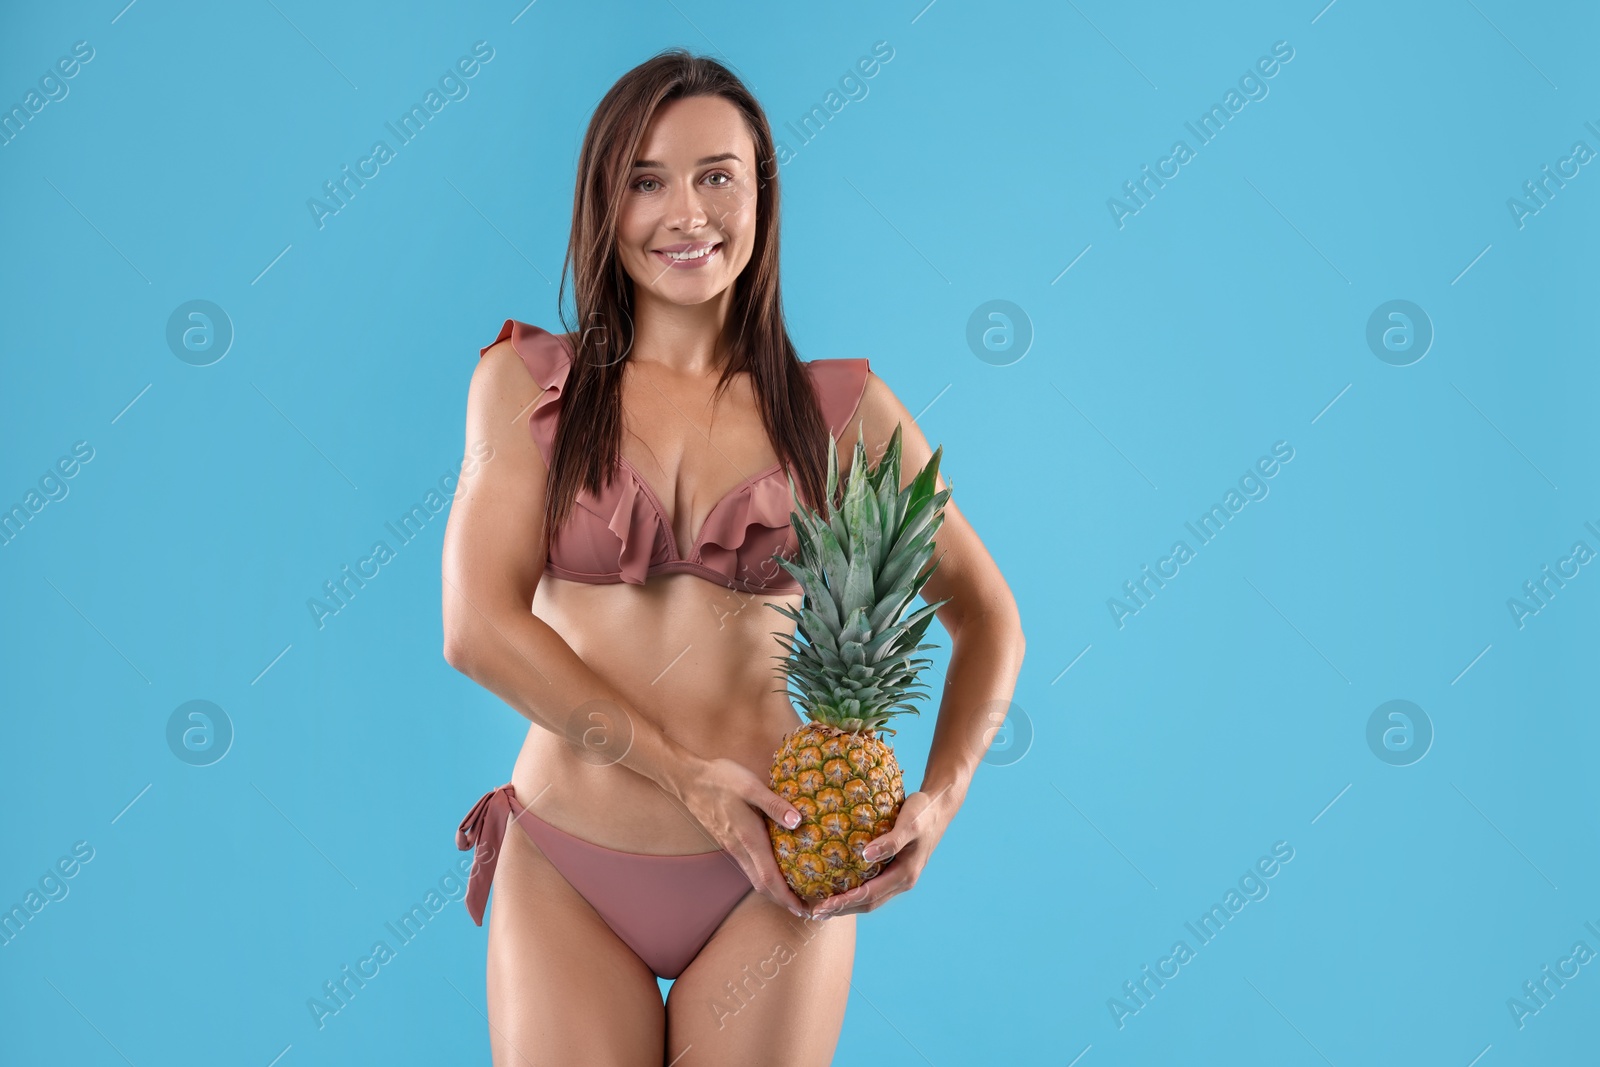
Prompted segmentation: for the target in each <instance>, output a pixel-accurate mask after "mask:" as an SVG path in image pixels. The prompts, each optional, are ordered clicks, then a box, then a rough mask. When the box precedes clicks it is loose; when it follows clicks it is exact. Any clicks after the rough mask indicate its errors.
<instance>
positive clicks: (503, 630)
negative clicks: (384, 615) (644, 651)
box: [443, 340, 697, 799]
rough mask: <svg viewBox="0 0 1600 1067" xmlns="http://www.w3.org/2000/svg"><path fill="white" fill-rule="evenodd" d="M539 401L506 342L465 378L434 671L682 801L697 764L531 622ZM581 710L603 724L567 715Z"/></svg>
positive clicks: (539, 490)
mask: <svg viewBox="0 0 1600 1067" xmlns="http://www.w3.org/2000/svg"><path fill="white" fill-rule="evenodd" d="M540 392H541V391H540V388H539V386H538V384H537V383H536V382H534V380H533V379H532V377H530V376H529V374H528V371H527V368H525V367H524V366H523V364H522V361H521V360H520V359H519V357H518V356H517V353H516V351H515V350H514V349H513V348H512V346H511V342H510V341H509V340H507V341H502V342H500V343H499V344H497V345H495V346H494V347H492V348H491V349H490V350H489V351H488V352H486V353H484V355H483V358H482V359H480V360H479V361H478V366H477V368H476V370H475V371H474V373H473V376H472V384H471V387H470V389H469V391H468V397H467V442H468V447H467V459H466V462H465V463H464V464H463V466H462V471H461V479H460V482H459V484H458V485H457V488H456V494H455V501H454V503H453V504H452V506H451V509H450V518H449V521H448V523H447V525H446V527H445V534H444V550H443V613H444V657H445V660H446V661H447V662H448V663H449V664H450V665H451V666H452V667H454V668H456V669H457V670H459V671H461V672H462V673H463V674H465V675H467V676H468V677H469V678H471V679H472V680H473V681H475V682H477V683H478V684H479V685H481V686H483V687H484V688H485V689H488V690H489V691H491V692H493V693H494V694H495V695H496V696H498V697H500V698H501V699H502V700H504V701H505V702H506V703H507V704H509V705H510V706H511V707H513V708H515V709H516V710H517V711H518V712H520V713H521V714H522V715H523V716H524V717H525V718H527V719H529V720H530V721H532V722H534V723H537V724H538V725H540V726H543V727H544V728H545V729H547V730H550V731H552V732H554V733H556V734H558V735H561V736H563V737H565V738H566V739H567V741H568V742H569V743H570V744H572V745H573V746H574V747H578V748H583V747H587V748H588V749H590V750H591V751H596V752H598V753H601V754H604V755H605V756H606V758H608V759H609V758H611V757H612V756H613V755H615V750H616V749H617V748H625V751H624V752H623V754H622V756H621V758H620V759H619V760H618V761H617V762H618V763H620V765H621V766H623V767H626V768H628V769H629V770H631V771H634V772H635V773H638V774H641V775H643V776H645V777H646V778H648V779H650V780H651V781H653V782H655V783H656V784H657V785H659V786H660V787H661V788H662V789H663V790H664V791H666V792H667V793H669V794H670V795H672V796H674V797H678V798H680V799H681V796H682V791H683V786H684V785H685V784H686V780H687V777H688V776H689V775H690V774H691V772H692V768H693V765H694V764H695V762H697V758H696V757H695V756H694V755H693V754H692V753H690V752H689V751H688V750H687V749H685V748H683V746H681V745H679V744H677V743H676V742H674V741H672V740H671V739H670V738H668V737H667V736H666V735H665V734H663V733H662V732H661V731H660V730H659V729H658V728H656V727H655V726H654V725H652V724H651V723H650V721H649V720H648V719H647V718H645V717H644V716H642V715H637V714H634V712H633V709H632V708H630V707H629V706H628V704H627V701H626V700H624V699H623V696H622V694H621V693H620V692H618V691H617V690H616V689H615V688H613V687H612V686H611V685H609V684H608V683H607V682H606V681H605V680H604V679H602V678H601V677H600V676H599V675H597V674H595V673H594V671H592V670H591V669H590V668H589V667H588V666H587V665H586V664H585V663H584V662H583V660H582V659H580V658H579V656H578V654H577V653H576V652H574V651H573V650H572V647H571V646H570V645H568V644H567V642H566V641H565V640H564V639H563V638H562V637H561V635H560V634H558V633H557V632H556V631H555V630H554V629H553V628H552V627H551V626H550V625H549V624H548V623H546V622H544V621H543V620H542V619H540V618H539V617H538V616H536V615H534V614H533V613H532V610H531V606H532V604H533V594H534V590H535V588H537V586H538V584H539V579H540V578H541V577H542V576H543V574H544V560H545V554H546V552H545V536H544V497H545V485H546V477H547V475H546V470H545V462H544V457H543V456H542V455H541V454H540V452H539V448H538V445H537V444H536V443H535V442H534V440H533V436H532V435H531V434H530V433H529V432H528V422H527V420H528V413H529V412H530V411H531V410H532V409H533V407H534V405H535V402H536V401H539V400H541V399H543V398H542V397H541V395H540ZM591 701H600V702H603V703H599V704H597V705H596V707H599V708H603V709H606V711H608V712H610V714H608V715H601V716H598V717H595V718H590V717H588V716H576V715H574V714H573V712H574V710H575V709H577V708H578V707H579V706H580V705H585V704H588V703H589V702H591ZM613 709H614V710H613ZM597 728H598V729H597ZM607 745H610V746H614V747H612V748H606V747H605V746H607Z"/></svg>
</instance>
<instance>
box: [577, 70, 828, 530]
mask: <svg viewBox="0 0 1600 1067" xmlns="http://www.w3.org/2000/svg"><path fill="white" fill-rule="evenodd" d="M691 96H720V97H722V98H724V99H726V100H728V101H729V102H731V103H732V104H733V105H734V106H735V107H737V108H738V109H739V111H740V112H741V113H742V114H743V116H744V119H745V124H746V126H747V127H748V128H749V131H750V138H751V140H752V141H753V142H754V144H755V152H756V160H755V163H756V168H755V169H756V190H757V191H756V234H755V248H754V249H753V251H752V252H751V255H750V262H749V263H747V264H746V265H745V269H744V270H743V271H742V272H740V274H739V277H738V278H737V279H736V280H735V282H734V294H733V300H732V307H731V308H730V311H729V316H728V322H727V324H726V329H725V330H724V338H725V339H726V342H727V350H728V352H729V358H728V359H727V361H726V362H725V364H724V366H723V370H722V374H721V377H720V378H719V379H718V382H717V387H716V394H715V395H720V394H721V393H722V392H723V391H724V390H725V389H726V388H727V387H728V385H729V384H730V383H731V382H732V379H733V376H734V375H735V374H737V373H739V372H740V371H747V372H749V374H750V377H751V383H752V385H753V387H754V391H755V395H756V399H757V402H758V404H759V406H760V410H761V421H762V422H763V424H765V426H766V431H767V437H768V439H769V440H770V441H771V443H772V446H773V449H774V450H775V451H776V452H777V454H778V459H779V461H780V463H782V465H783V466H784V468H785V469H786V470H788V472H789V473H790V474H791V475H792V476H793V477H794V481H795V487H796V489H797V490H798V491H799V494H800V498H801V500H802V501H804V502H805V503H806V505H807V506H808V507H812V508H820V504H819V503H818V502H819V501H821V500H822V497H823V494H824V492H825V491H826V484H827V483H826V477H827V472H826V469H825V468H826V464H827V460H828V451H827V442H828V434H829V432H830V431H829V427H828V425H827V423H826V421H825V420H824V419H823V416H822V409H821V406H820V405H819V403H818V401H817V397H816V394H815V392H814V390H813V389H812V387H811V380H810V377H809V375H807V374H806V371H805V368H804V367H803V366H802V365H801V364H800V360H799V357H798V356H797V355H796V353H795V347H794V344H793V343H792V342H791V341H790V340H789V333H788V329H787V327H786V326H785V324H784V319H783V301H782V296H781V293H780V291H779V286H778V162H777V157H776V153H775V152H774V149H773V143H772V128H771V126H770V125H769V124H768V123H767V116H766V113H765V112H764V111H762V109H761V105H760V104H759V103H757V102H756V99H755V97H754V96H752V95H751V94H750V91H749V90H748V89H746V88H745V86H744V83H743V82H741V81H740V80H739V79H738V78H737V77H736V76H735V75H734V74H733V73H732V72H731V71H729V70H728V68H727V67H725V66H723V65H722V64H721V63H718V62H717V61H716V60H714V59H710V58H708V57H705V56H695V55H692V54H691V53H690V52H689V51H688V50H687V49H683V48H672V49H667V50H664V51H662V52H659V53H657V54H656V55H654V56H652V57H651V58H650V59H648V60H646V61H645V62H643V63H641V64H639V65H638V66H637V67H634V68H633V69H632V70H630V71H628V72H627V73H626V74H624V75H623V76H622V77H621V78H619V79H618V80H617V83H616V84H615V85H613V86H612V87H611V89H610V91H609V92H607V93H606V95H605V97H604V98H603V99H602V100H601V101H600V103H599V105H598V106H597V107H596V108H595V112H594V116H593V117H592V118H591V119H590V120H589V128H588V131H587V132H586V133H585V134H584V138H583V149H582V151H581V153H580V154H579V157H578V176H577V186H576V189H575V191H574V194H573V200H572V234H571V239H570V240H569V242H568V244H567V254H566V259H565V260H564V261H563V263H562V268H561V271H562V277H561V290H560V291H561V293H562V294H565V292H566V289H567V274H568V271H569V270H570V271H571V275H572V287H573V292H574V303H575V304H576V323H575V324H574V323H573V322H571V321H569V320H568V318H567V315H566V310H567V309H566V305H565V298H564V296H561V297H558V299H559V300H561V305H562V306H561V317H562V319H561V321H562V324H563V326H565V327H566V330H567V332H568V333H569V334H573V335H575V336H573V337H572V339H571V340H572V347H573V362H572V369H571V370H570V371H569V373H568V376H567V381H566V385H565V386H564V388H563V390H562V396H561V405H562V407H561V415H560V417H559V418H558V419H557V427H556V434H555V443H554V446H553V448H552V450H551V456H550V467H549V479H548V482H547V489H546V495H545V536H546V543H547V544H548V542H549V540H550V539H552V538H554V536H555V532H556V531H557V530H559V529H560V528H561V524H562V523H563V522H564V521H565V520H566V517H567V516H568V514H570V512H571V509H572V506H573V502H574V500H575V498H576V497H577V494H578V491H579V489H580V488H587V489H588V490H589V492H590V493H592V494H597V495H598V494H599V493H600V492H601V491H602V487H603V486H604V484H605V483H606V482H608V481H609V480H610V478H611V477H612V475H613V474H614V473H615V472H616V468H617V457H618V455H619V454H620V451H621V437H622V370H623V364H624V363H625V362H626V361H627V358H628V353H629V352H631V351H632V349H633V328H634V324H633V317H632V315H633V311H632V309H633V307H634V302H633V279H632V278H631V277H629V276H628V273H627V271H625V270H624V269H623V267H622V264H621V262H620V260H619V259H618V256H617V223H618V214H619V210H618V204H619V202H620V201H621V199H622V197H623V196H624V195H625V192H626V189H627V184H628V180H629V177H630V176H631V174H632V170H633V161H634V158H635V156H636V155H637V153H638V149H639V144H640V142H641V141H642V140H643V138H644V133H645V129H646V127H647V126H648V125H649V123H650V120H651V118H652V116H653V115H654V114H655V112H656V109H657V108H659V107H660V106H661V105H662V104H663V103H666V102H668V101H671V100H676V99H680V98H683V97H691ZM683 551H688V546H684V548H683Z"/></svg>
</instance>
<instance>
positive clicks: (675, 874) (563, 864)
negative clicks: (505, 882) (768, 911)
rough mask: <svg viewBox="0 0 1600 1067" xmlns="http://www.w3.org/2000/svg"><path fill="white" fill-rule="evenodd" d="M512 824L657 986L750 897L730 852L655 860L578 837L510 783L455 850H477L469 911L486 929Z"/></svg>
mask: <svg viewBox="0 0 1600 1067" xmlns="http://www.w3.org/2000/svg"><path fill="white" fill-rule="evenodd" d="M508 816H510V817H514V818H515V819H516V820H517V822H518V823H519V824H521V826H522V828H523V830H524V831H526V832H527V835H528V836H529V837H530V838H532V839H533V842H534V844H536V845H538V846H539V850H540V851H541V852H543V853H544V855H545V858H546V859H548V860H549V861H550V864H551V866H553V867H555V869H556V870H557V871H559V872H561V875H562V877H564V878H565V879H566V880H567V881H568V882H569V883H570V884H571V885H572V888H574V889H576V890H577V891H578V893H579V894H580V895H581V896H582V897H583V899H585V900H587V901H588V902H589V904H590V906H591V907H593V908H594V910H595V911H596V912H597V913H598V914H599V915H600V918H601V919H603V920H605V924H606V925H607V926H609V927H611V929H612V930H613V931H614V932H615V933H616V935H617V936H618V937H619V938H621V939H622V940H623V941H624V942H625V943H626V944H627V945H628V947H629V948H631V949H633V951H634V952H635V953H636V954H637V955H638V957H639V958H640V959H641V960H643V961H644V963H645V965H646V966H647V967H649V968H650V970H651V971H653V972H654V973H655V974H656V976H657V977H659V978H677V977H678V975H679V974H681V973H683V969H684V968H685V967H687V966H689V962H690V961H691V960H693V959H694V958H695V956H696V955H697V954H698V953H699V952H700V949H701V948H702V947H703V946H704V945H705V943H706V942H707V941H709V940H710V939H711V935H712V934H713V933H715V932H716V929H717V927H719V926H721V925H722V920H723V919H725V918H727V916H728V913H729V912H731V911H732V910H733V908H734V905H736V904H738V903H739V901H741V900H743V899H744V895H745V894H746V893H749V892H751V891H752V890H753V887H752V886H751V884H750V880H749V879H748V878H746V877H745V874H744V871H743V870H741V869H740V867H739V865H738V863H737V862H735V860H734V858H733V857H732V856H731V855H729V854H728V853H727V852H726V851H725V850H723V849H718V850H716V851H714V852H700V853H696V854H694V855H689V856H653V855H647V854H645V853H640V852H618V851H617V850H615V849H610V848H605V847H603V846H601V845H596V844H593V843H592V842H589V841H585V840H583V839H582V838H581V837H574V836H573V835H572V834H569V833H567V832H566V831H565V830H560V829H557V828H556V827H554V826H551V825H550V824H549V823H547V822H545V821H544V820H543V819H541V818H539V817H538V816H536V815H534V814H533V812H531V811H529V810H528V809H527V808H525V807H523V806H522V804H521V802H520V801H518V800H517V796H516V791H515V790H514V789H513V788H512V786H511V784H510V783H509V782H508V783H506V784H505V785H503V786H500V787H499V788H498V789H491V790H490V791H489V792H487V793H485V794H484V795H483V796H482V797H481V798H480V799H479V800H478V802H477V803H476V804H474V805H473V806H472V810H471V811H470V812H468V813H467V817H466V818H465V819H463V820H461V826H460V828H459V829H458V830H457V831H456V848H458V849H460V850H462V851H466V850H467V849H469V848H470V849H473V850H474V852H473V857H472V873H471V875H469V876H468V878H467V899H466V904H467V911H468V913H469V914H471V916H472V921H473V922H475V923H477V924H478V925H479V926H482V925H483V909H484V905H485V904H487V903H488V900H489V886H490V884H491V883H493V881H494V871H495V866H496V864H497V863H498V862H499V859H500V848H501V843H502V841H503V840H504V838H505V834H506V819H507V817H508Z"/></svg>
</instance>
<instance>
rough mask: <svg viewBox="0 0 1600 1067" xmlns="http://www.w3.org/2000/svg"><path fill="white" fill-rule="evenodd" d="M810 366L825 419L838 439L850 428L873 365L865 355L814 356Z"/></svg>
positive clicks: (812, 379)
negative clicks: (859, 356)
mask: <svg viewBox="0 0 1600 1067" xmlns="http://www.w3.org/2000/svg"><path fill="white" fill-rule="evenodd" d="M806 368H807V369H808V370H809V371H810V372H811V383H812V386H813V387H814V388H815V389H816V391H817V401H818V403H820V404H821V405H822V418H823V420H824V421H825V422H827V424H828V429H829V430H830V431H831V432H832V434H833V436H834V439H835V440H837V439H838V438H839V437H841V436H842V435H843V434H844V432H845V430H846V429H847V428H848V423H849V420H850V417H851V416H852V415H853V414H855V410H856V408H857V406H859V405H860V403H861V396H862V394H863V393H864V392H866V388H867V372H868V371H869V370H870V369H871V366H870V364H869V363H868V361H867V360H866V359H864V358H863V359H814V360H812V361H810V362H809V363H807V364H806Z"/></svg>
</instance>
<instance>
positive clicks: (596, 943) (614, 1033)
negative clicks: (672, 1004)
mask: <svg viewBox="0 0 1600 1067" xmlns="http://www.w3.org/2000/svg"><path fill="white" fill-rule="evenodd" d="M500 849H501V851H500V860H499V865H498V867H497V868H496V869H495V875H494V900H493V904H492V906H491V907H490V909H489V935H488V941H489V948H488V956H489V960H488V1002H489V1046H490V1048H491V1049H492V1050H493V1055H494V1063H495V1067H546V1065H554V1064H560V1065H563V1067H565V1065H569V1064H577V1063H585V1064H587V1063H594V1064H608V1065H609V1064H615V1065H617V1067H633V1065H639V1067H643V1065H649V1067H660V1065H661V1063H662V1057H661V1050H662V1047H663V1041H664V1039H665V1030H666V1013H665V1008H664V1007H663V1005H662V1003H661V987H660V986H658V985H657V984H656V977H655V975H654V974H652V973H651V972H650V969H649V968H648V967H646V966H645V965H644V963H643V962H642V961H641V960H640V959H639V957H638V956H637V955H635V954H634V951H633V950H632V949H631V948H629V947H628V946H627V945H626V944H625V943H623V941H622V940H621V939H620V938H618V937H617V935H616V934H615V933H613V932H612V930H611V928H610V927H609V926H607V925H606V924H605V921H604V920H603V919H601V918H600V916H599V915H597V914H595V911H594V909H593V908H592V907H590V906H589V902H588V901H586V900H584V899H583V897H582V896H580V895H579V893H578V891H577V890H575V889H573V888H572V886H571V885H570V884H569V883H568V882H567V880H566V879H565V878H563V877H562V876H561V873H560V872H559V871H557V870H556V869H555V867H553V866H552V865H551V863H550V861H549V860H548V859H546V858H545V856H544V854H543V853H542V852H540V851H539V846H538V845H536V844H534V842H533V841H532V839H530V838H529V837H528V835H527V832H526V831H524V830H523V829H522V827H521V826H520V825H519V824H518V823H517V821H516V819H515V818H511V819H508V820H507V821H506V835H505V839H504V841H502V842H501V844H500Z"/></svg>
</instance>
